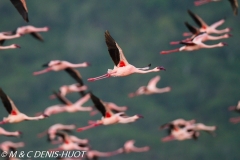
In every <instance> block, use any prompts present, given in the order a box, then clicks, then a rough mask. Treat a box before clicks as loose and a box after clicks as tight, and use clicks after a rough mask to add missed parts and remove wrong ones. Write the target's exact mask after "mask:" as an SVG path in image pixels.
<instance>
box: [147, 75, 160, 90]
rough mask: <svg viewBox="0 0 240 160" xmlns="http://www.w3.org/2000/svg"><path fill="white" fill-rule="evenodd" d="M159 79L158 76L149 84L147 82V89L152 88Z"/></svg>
mask: <svg viewBox="0 0 240 160" xmlns="http://www.w3.org/2000/svg"><path fill="white" fill-rule="evenodd" d="M160 79H161V77H160V76H156V77H154V78H152V79H151V80H150V81H149V82H148V87H150V88H154V87H155V86H156V84H157V82H158V81H159V80H160Z"/></svg>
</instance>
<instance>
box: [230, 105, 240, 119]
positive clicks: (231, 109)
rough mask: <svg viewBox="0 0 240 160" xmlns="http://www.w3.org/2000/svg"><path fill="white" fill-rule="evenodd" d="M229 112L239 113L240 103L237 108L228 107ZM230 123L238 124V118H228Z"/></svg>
mask: <svg viewBox="0 0 240 160" xmlns="http://www.w3.org/2000/svg"><path fill="white" fill-rule="evenodd" d="M229 111H235V112H238V113H240V101H238V104H237V106H230V107H229ZM230 122H232V123H238V122H240V117H233V118H230Z"/></svg>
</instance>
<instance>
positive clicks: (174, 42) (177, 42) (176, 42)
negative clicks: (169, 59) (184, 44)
mask: <svg viewBox="0 0 240 160" xmlns="http://www.w3.org/2000/svg"><path fill="white" fill-rule="evenodd" d="M170 44H171V45H176V44H180V41H172V42H170Z"/></svg>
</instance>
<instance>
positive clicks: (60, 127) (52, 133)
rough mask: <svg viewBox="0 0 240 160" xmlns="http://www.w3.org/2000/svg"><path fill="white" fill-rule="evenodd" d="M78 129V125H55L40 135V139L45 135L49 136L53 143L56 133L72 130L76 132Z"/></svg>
mask: <svg viewBox="0 0 240 160" xmlns="http://www.w3.org/2000/svg"><path fill="white" fill-rule="evenodd" d="M75 128H76V125H74V124H72V125H64V124H60V123H57V124H54V125H52V126H50V127H49V129H48V130H46V131H43V132H42V133H39V134H38V138H41V137H43V136H44V135H46V134H47V135H48V141H52V140H54V139H55V137H56V133H57V132H58V131H66V132H70V131H71V130H74V129H75Z"/></svg>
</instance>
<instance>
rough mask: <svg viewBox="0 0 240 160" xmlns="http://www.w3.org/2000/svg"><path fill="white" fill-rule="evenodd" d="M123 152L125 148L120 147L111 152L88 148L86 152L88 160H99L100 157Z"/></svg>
mask: <svg viewBox="0 0 240 160" xmlns="http://www.w3.org/2000/svg"><path fill="white" fill-rule="evenodd" d="M121 153H123V149H122V148H120V149H118V150H115V151H111V152H100V151H97V150H92V149H90V150H88V151H87V152H86V154H85V157H86V159H87V160H97V159H98V158H99V157H111V156H115V155H118V154H121Z"/></svg>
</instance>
